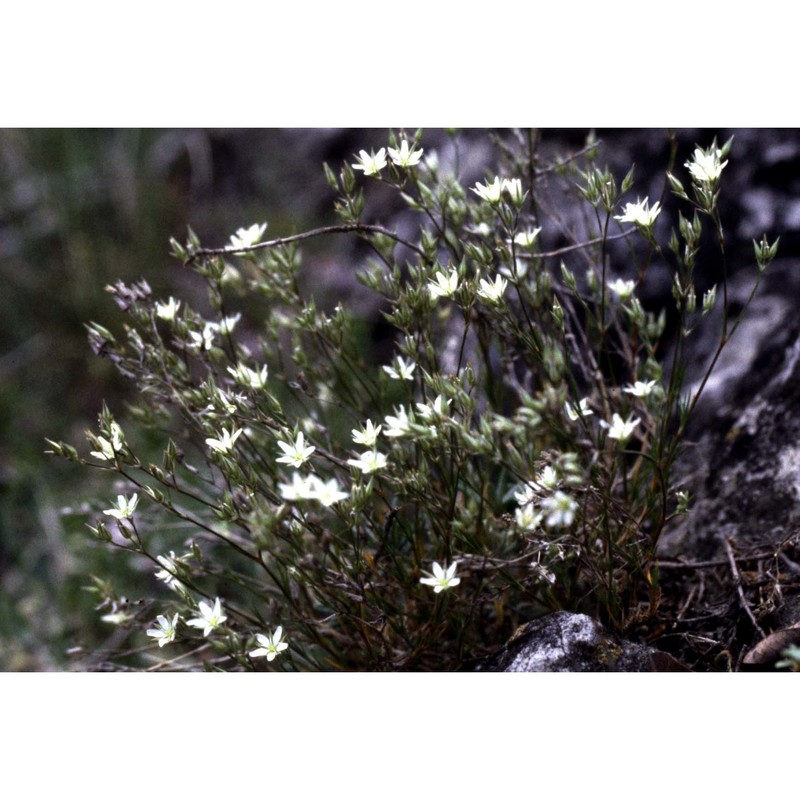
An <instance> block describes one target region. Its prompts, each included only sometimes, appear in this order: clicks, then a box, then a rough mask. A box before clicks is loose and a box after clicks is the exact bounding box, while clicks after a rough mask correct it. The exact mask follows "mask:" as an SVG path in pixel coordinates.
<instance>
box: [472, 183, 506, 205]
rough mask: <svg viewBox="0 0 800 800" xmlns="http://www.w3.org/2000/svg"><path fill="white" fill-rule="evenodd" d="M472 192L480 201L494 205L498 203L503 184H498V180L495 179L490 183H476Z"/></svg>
mask: <svg viewBox="0 0 800 800" xmlns="http://www.w3.org/2000/svg"><path fill="white" fill-rule="evenodd" d="M472 191H473V192H475V194H477V195H478V197H480V198H481V199H482V200H485V201H486V202H487V203H491V204H492V205H495V204H497V203H499V202H500V195H501V194H502V193H503V184H502V183H501V182H500V178H495V179H494V180H493V181H492V182H491V183H486V184H483V183H476V184H475V186H474V188H473V189H472Z"/></svg>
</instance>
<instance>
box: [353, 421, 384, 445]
mask: <svg viewBox="0 0 800 800" xmlns="http://www.w3.org/2000/svg"><path fill="white" fill-rule="evenodd" d="M382 427H383V426H381V425H378V427H377V428H376V427H375V425H373V423H372V420H371V419H368V420H367V422H366V425H365V426H364V428H363V429H362V430H353V431H351V433H352V434H353V441H354V442H355V443H356V444H363V445H364V447H374V446H375V443H376V442H377V441H378V434H379V433H380V432H381V428H382Z"/></svg>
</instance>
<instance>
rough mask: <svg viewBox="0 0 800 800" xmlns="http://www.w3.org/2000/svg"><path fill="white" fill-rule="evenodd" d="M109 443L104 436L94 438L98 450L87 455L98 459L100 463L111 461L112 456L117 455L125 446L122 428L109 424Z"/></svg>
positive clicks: (115, 424) (114, 423)
mask: <svg viewBox="0 0 800 800" xmlns="http://www.w3.org/2000/svg"><path fill="white" fill-rule="evenodd" d="M110 433H111V441H109V440H108V439H106V438H105V437H104V436H97V437H95V438H96V440H97V444H98V446H99V447H100V450H92V451H91V452H90V453H89V455H92V456H94V457H95V458H99V459H100V460H101V461H113V460H114V454H115V453H119V451H120V450H122V447H123V445H124V444H125V437H124V435H123V433H122V428H120V426H119V425H118V424H117V423H116V422H112V423H111V431H110Z"/></svg>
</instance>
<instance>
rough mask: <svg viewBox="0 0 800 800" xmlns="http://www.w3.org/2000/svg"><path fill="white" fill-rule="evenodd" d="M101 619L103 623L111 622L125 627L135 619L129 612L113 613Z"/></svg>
mask: <svg viewBox="0 0 800 800" xmlns="http://www.w3.org/2000/svg"><path fill="white" fill-rule="evenodd" d="M100 619H101V620H102V621H103V622H110V623H111V624H112V625H124V624H125V623H127V622H130V621H131V620H132V619H133V617H132V616H131V615H130V614H129V613H128V612H127V611H112V612H111V613H110V614H103V616H102V617H100Z"/></svg>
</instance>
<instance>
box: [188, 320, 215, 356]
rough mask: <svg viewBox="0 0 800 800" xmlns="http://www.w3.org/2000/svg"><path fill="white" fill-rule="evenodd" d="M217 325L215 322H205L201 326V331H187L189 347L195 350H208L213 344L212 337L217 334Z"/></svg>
mask: <svg viewBox="0 0 800 800" xmlns="http://www.w3.org/2000/svg"><path fill="white" fill-rule="evenodd" d="M218 330H219V325H217V324H216V322H206V324H205V325H204V326H203V332H202V333H197V331H189V336H190V337H191V339H192V341H191V343H190V345H189V347H191V348H194V349H196V350H210V349H211V348H212V347H213V346H214V337H215V336H216V335H217V331H218Z"/></svg>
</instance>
